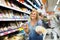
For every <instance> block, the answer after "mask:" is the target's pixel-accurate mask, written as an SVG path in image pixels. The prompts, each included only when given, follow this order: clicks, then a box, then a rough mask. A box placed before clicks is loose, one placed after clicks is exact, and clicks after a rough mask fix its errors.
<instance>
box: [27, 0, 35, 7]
mask: <svg viewBox="0 0 60 40" xmlns="http://www.w3.org/2000/svg"><path fill="white" fill-rule="evenodd" d="M27 1H28V2H29V3H30V4H31V5H32V6H33V7H35V5H34V4H33V3H32V2H31V1H29V0H27ZM35 8H36V7H35Z"/></svg>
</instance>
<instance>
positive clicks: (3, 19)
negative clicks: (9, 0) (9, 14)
mask: <svg viewBox="0 0 60 40" xmlns="http://www.w3.org/2000/svg"><path fill="white" fill-rule="evenodd" d="M0 21H28V19H0Z"/></svg>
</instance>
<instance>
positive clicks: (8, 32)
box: [0, 29, 18, 36]
mask: <svg viewBox="0 0 60 40" xmlns="http://www.w3.org/2000/svg"><path fill="white" fill-rule="evenodd" d="M16 31H18V30H17V29H13V30H10V31H6V32H2V33H0V36H4V35H8V34H10V33H14V32H16Z"/></svg>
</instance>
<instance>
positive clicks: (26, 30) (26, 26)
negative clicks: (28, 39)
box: [23, 24, 29, 34]
mask: <svg viewBox="0 0 60 40" xmlns="http://www.w3.org/2000/svg"><path fill="white" fill-rule="evenodd" d="M23 29H24V31H25V32H26V33H27V34H28V33H29V28H28V25H27V24H25V25H24V26H23Z"/></svg>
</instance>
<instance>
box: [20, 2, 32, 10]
mask: <svg viewBox="0 0 60 40" xmlns="http://www.w3.org/2000/svg"><path fill="white" fill-rule="evenodd" d="M21 4H22V5H24V6H26V7H27V8H29V9H31V10H32V6H30V5H28V4H27V3H26V2H24V3H21Z"/></svg>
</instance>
